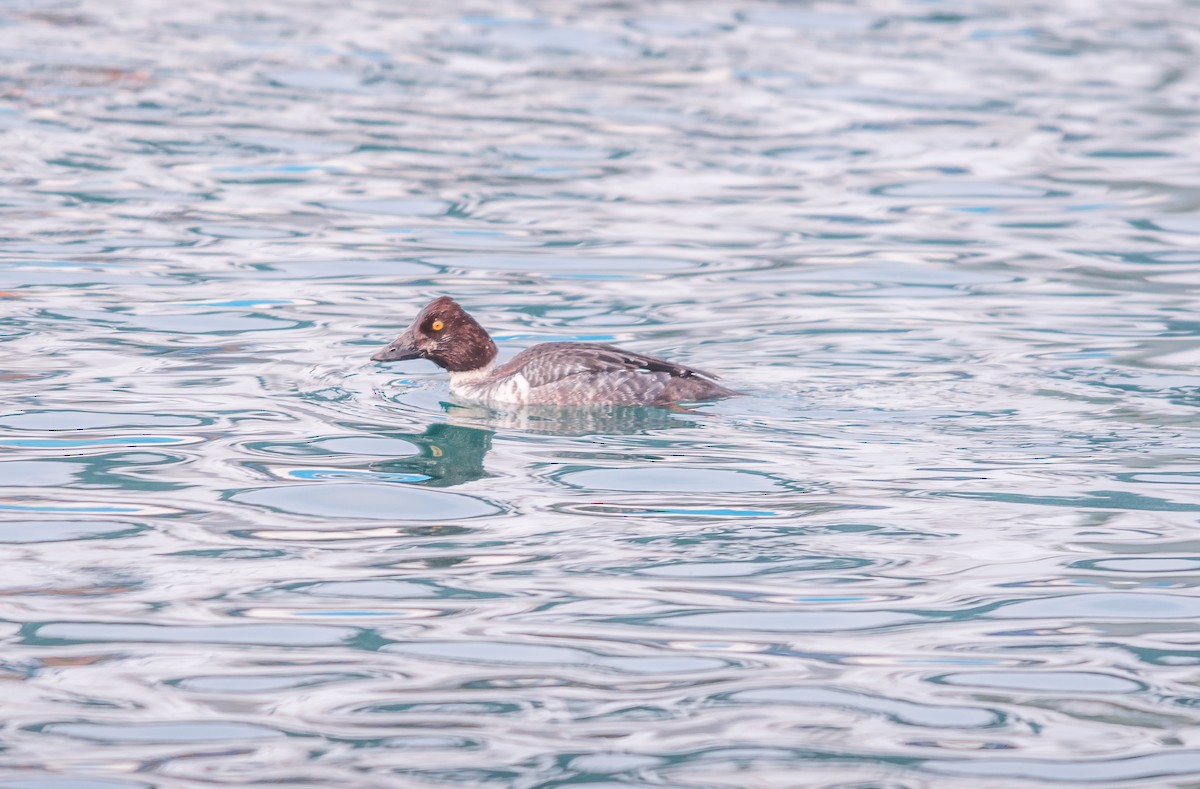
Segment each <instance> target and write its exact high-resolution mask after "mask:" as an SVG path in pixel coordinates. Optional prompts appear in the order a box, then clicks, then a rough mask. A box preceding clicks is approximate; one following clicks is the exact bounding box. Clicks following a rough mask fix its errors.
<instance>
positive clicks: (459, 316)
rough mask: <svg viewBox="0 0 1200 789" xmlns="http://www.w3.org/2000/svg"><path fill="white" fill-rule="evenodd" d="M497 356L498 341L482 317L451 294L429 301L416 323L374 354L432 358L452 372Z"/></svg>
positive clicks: (486, 362)
mask: <svg viewBox="0 0 1200 789" xmlns="http://www.w3.org/2000/svg"><path fill="white" fill-rule="evenodd" d="M495 358H496V344H495V343H494V342H492V338H491V337H489V336H488V333H487V330H485V329H484V328H483V327H482V326H480V325H479V323H478V321H476V320H475V319H474V318H472V317H471V316H470V315H468V314H467V311H466V310H464V309H463V308H462V307H460V306H458V302H456V301H455V300H454V299H452V298H450V297H449V296H442V297H441V298H437V299H434V300H433V301H431V302H429V303H428V304H426V305H425V308H424V309H422V310H421V311H420V312H419V313H418V314H417V318H416V320H414V321H413V324H412V326H409V327H408V328H407V329H406V330H405V331H404V333H403V334H401V335H400V336H399V337H397V338H396V339H395V340H394V341H392V342H391V343H390V344H389V345H388V346H387V347H386V348H384V349H383V350H382V351H380V352H379V353H377V354H375V355H374V356H372V357H371V360H372V361H375V362H399V361H403V360H405V359H428V360H429V361H431V362H433V363H434V364H436V365H438V366H439V367H441V368H443V369H446V370H449V371H450V372H452V373H456V372H467V371H469V370H481V369H483V368H485V367H487V366H488V365H489V364H491V363H492V360H493V359H495Z"/></svg>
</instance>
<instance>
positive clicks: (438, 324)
mask: <svg viewBox="0 0 1200 789" xmlns="http://www.w3.org/2000/svg"><path fill="white" fill-rule="evenodd" d="M445 325H446V324H444V323H442V322H441V321H434V322H433V325H432V326H430V327H429V328H431V329H433V330H434V331H441V330H442V327H443V326H445Z"/></svg>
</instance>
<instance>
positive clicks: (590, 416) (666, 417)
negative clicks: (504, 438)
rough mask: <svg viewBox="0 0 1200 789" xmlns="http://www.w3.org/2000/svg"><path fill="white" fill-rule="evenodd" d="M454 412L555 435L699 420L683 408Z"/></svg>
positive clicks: (474, 420)
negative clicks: (693, 418)
mask: <svg viewBox="0 0 1200 789" xmlns="http://www.w3.org/2000/svg"><path fill="white" fill-rule="evenodd" d="M450 413H451V417H452V418H454V419H456V420H457V421H459V422H460V423H470V424H480V425H487V426H489V427H497V428H503V429H509V430H519V431H521V432H525V433H540V434H544V435H551V436H589V435H613V436H629V435H640V434H644V433H650V432H654V431H659V430H672V429H674V428H680V427H695V422H693V421H692V420H691V419H688V418H687V417H688V416H689V415H691V414H692V413H693V412H691V411H688V410H687V409H683V408H672V409H666V408H652V407H647V406H641V407H635V406H616V405H613V406H552V405H543V406H526V407H524V408H520V409H517V410H514V411H508V412H504V411H494V410H491V409H488V408H485V407H481V406H453V407H452V409H451V412H450Z"/></svg>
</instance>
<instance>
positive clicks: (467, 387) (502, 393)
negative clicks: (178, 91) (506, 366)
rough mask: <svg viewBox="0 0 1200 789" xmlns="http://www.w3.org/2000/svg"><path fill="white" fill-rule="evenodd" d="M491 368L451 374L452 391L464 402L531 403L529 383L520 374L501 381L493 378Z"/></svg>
mask: <svg viewBox="0 0 1200 789" xmlns="http://www.w3.org/2000/svg"><path fill="white" fill-rule="evenodd" d="M491 372H492V371H491V368H487V369H484V370H471V371H469V372H461V373H454V372H452V373H450V391H451V392H452V393H453V394H455V395H457V396H458V397H461V398H463V399H464V400H478V401H481V402H492V403H513V404H516V405H526V404H528V403H529V381H528V380H526V378H525V376H523V375H521V374H520V373H514V374H512V375H508V376H505V377H504V378H501V379H499V380H496V379H492V378H491Z"/></svg>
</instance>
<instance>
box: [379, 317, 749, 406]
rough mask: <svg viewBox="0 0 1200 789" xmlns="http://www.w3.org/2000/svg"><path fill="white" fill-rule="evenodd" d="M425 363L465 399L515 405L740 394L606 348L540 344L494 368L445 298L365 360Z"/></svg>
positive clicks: (489, 350)
mask: <svg viewBox="0 0 1200 789" xmlns="http://www.w3.org/2000/svg"><path fill="white" fill-rule="evenodd" d="M371 358H372V359H373V360H375V361H377V362H398V361H402V360H404V359H417V358H424V359H428V360H430V361H431V362H433V363H434V364H436V365H438V366H439V367H442V368H444V369H446V370H449V371H450V391H451V392H453V393H454V394H456V395H458V396H459V397H462V398H464V399H466V400H475V401H479V402H490V403H513V404H516V405H569V406H580V405H588V406H590V405H603V404H607V405H620V406H637V405H667V404H669V403H675V402H679V401H681V400H686V401H693V400H712V399H715V398H718V397H732V396H734V395H737V394H740V392H735V391H733V390H732V389H726V388H725V387H724V386H721V385H720V384H719V383H717V382H716V380H715V379H716V377H717V376H715V375H713V374H712V373H706V372H704V371H703V370H696V369H694V368H692V367H685V366H684V365H682V364H676V363H674V362H668V361H666V360H665V359H657V358H655V357H653V356H646V355H644V354H640V353H635V352H633V351H625V350H622V349H620V348H614V347H613V346H611V345H599V344H596V343H586V342H545V343H541V344H540V345H535V346H533V347H532V348H526V349H525V350H524V351H521V352H520V353H518V354H517V355H516V356H514V357H513V358H512V359H511V360H510V361H508V362H506V363H505V364H502V365H500V366H499V367H497V366H495V365H496V344H495V343H494V342H492V338H491V337H489V336H488V333H487V330H485V329H484V328H483V327H482V326H480V325H479V323H478V322H477V321H476V320H475V319H474V318H472V317H471V316H470V315H468V314H467V313H466V311H465V310H464V309H463V308H462V307H460V306H458V304H457V303H456V302H455V301H454V300H453V299H451V298H448V297H446V296H442V297H441V298H439V299H434V300H433V301H431V302H430V303H429V304H428V305H426V306H425V308H424V309H423V310H421V312H420V314H418V315H417V319H416V320H415V321H413V324H412V326H409V327H408V329H407V330H406V331H405V332H404V333H403V334H401V335H400V336H399V337H398V338H396V340H395V341H394V342H392V343H391V344H390V345H388V346H387V347H386V348H384V349H383V350H382V351H380V352H379V353H377V354H375V355H374V356H372V357H371Z"/></svg>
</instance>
